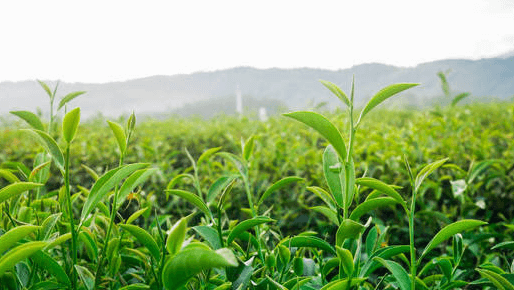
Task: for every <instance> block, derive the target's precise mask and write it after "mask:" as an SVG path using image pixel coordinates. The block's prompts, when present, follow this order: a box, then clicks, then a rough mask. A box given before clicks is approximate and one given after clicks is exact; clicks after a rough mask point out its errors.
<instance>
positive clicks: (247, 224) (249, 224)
mask: <svg viewBox="0 0 514 290" xmlns="http://www.w3.org/2000/svg"><path fill="white" fill-rule="evenodd" d="M274 221H275V220H274V219H271V218H269V217H265V216H257V217H254V218H251V219H247V220H245V221H242V222H240V223H239V224H237V225H236V226H235V227H234V228H233V229H232V231H230V234H229V235H228V238H227V245H230V244H231V243H232V241H233V240H234V239H235V238H237V237H238V236H239V235H240V234H241V233H243V232H246V231H247V230H249V229H251V228H253V227H254V226H257V225H260V224H263V223H268V222H274Z"/></svg>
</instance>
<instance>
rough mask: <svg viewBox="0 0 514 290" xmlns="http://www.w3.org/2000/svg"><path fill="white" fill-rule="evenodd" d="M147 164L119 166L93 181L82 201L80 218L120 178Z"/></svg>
mask: <svg viewBox="0 0 514 290" xmlns="http://www.w3.org/2000/svg"><path fill="white" fill-rule="evenodd" d="M147 166H148V164H145V163H134V164H129V165H123V166H120V167H118V168H115V169H112V170H110V171H109V172H107V173H105V174H104V175H103V176H102V177H100V178H99V179H98V180H97V181H96V182H95V184H94V185H93V187H92V188H91V191H90V192H89V196H88V197H87V200H86V202H85V203H84V207H83V208H82V213H81V215H80V219H81V220H82V221H83V220H84V219H85V218H86V217H87V215H89V214H90V213H91V212H92V211H93V209H94V208H95V207H96V205H97V204H98V202H100V200H102V198H104V197H105V195H106V194H107V193H108V192H109V191H110V190H111V189H112V188H114V186H116V185H117V184H119V183H120V182H121V180H123V179H124V178H126V177H127V176H129V175H131V174H132V173H134V172H135V171H137V170H139V169H141V168H144V167H147Z"/></svg>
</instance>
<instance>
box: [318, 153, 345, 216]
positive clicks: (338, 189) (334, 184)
mask: <svg viewBox="0 0 514 290" xmlns="http://www.w3.org/2000/svg"><path fill="white" fill-rule="evenodd" d="M336 165H339V167H338V170H337V171H336V170H334V169H333V167H334V166H336ZM340 171H343V172H342V174H341V172H340ZM323 172H324V175H325V180H326V182H327V184H328V188H329V189H330V192H331V193H332V197H333V199H334V200H335V201H336V203H337V205H338V206H339V207H340V208H343V207H344V198H343V192H344V191H345V190H344V188H345V185H346V182H345V180H344V179H343V180H341V178H346V173H345V168H344V167H343V166H341V163H340V161H339V158H338V156H337V153H336V151H335V150H334V147H332V145H328V146H327V148H325V151H324V152H323Z"/></svg>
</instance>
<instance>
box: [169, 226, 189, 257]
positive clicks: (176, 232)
mask: <svg viewBox="0 0 514 290" xmlns="http://www.w3.org/2000/svg"><path fill="white" fill-rule="evenodd" d="M186 231H187V219H186V218H181V219H180V220H179V221H178V222H176V223H175V225H173V227H172V228H171V230H170V233H169V235H168V239H167V240H166V250H168V253H170V254H171V255H175V254H176V253H178V251H180V249H181V248H182V243H184V239H185V237H186Z"/></svg>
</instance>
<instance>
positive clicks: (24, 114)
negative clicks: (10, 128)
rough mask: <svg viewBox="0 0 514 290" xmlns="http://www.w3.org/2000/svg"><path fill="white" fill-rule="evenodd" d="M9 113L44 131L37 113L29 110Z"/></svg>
mask: <svg viewBox="0 0 514 290" xmlns="http://www.w3.org/2000/svg"><path fill="white" fill-rule="evenodd" d="M9 113H11V114H13V115H16V116H18V117H20V118H21V119H23V120H24V121H25V122H27V123H28V124H29V125H30V126H31V127H32V128H34V129H36V130H40V131H45V126H43V123H42V122H41V119H39V117H38V116H37V115H35V114H34V113H32V112H29V111H10V112H9Z"/></svg>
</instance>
